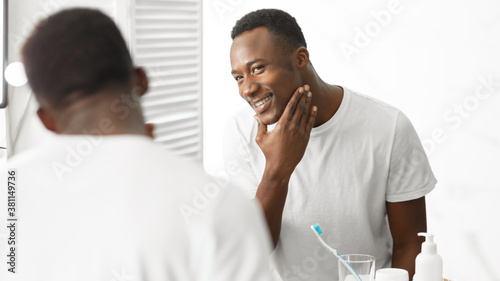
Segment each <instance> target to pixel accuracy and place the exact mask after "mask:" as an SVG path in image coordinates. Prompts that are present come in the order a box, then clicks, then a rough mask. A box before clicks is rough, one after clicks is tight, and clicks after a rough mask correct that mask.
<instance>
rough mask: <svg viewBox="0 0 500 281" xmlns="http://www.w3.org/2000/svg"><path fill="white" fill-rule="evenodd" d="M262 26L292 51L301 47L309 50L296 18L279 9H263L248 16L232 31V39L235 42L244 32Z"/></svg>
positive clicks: (240, 20)
mask: <svg viewBox="0 0 500 281" xmlns="http://www.w3.org/2000/svg"><path fill="white" fill-rule="evenodd" d="M260 26H264V27H266V28H267V29H268V30H269V33H271V34H272V35H274V36H276V37H277V38H278V39H279V41H280V42H281V43H283V44H284V46H285V47H286V48H289V49H290V50H296V49H297V48H299V47H306V48H307V43H306V39H305V38H304V34H302V29H301V28H300V26H299V25H298V24H297V21H296V20H295V18H294V17H292V16H291V15H290V14H288V13H287V12H285V11H282V10H278V9H261V10H256V11H253V12H250V13H248V14H246V15H245V16H243V17H242V18H241V19H239V20H238V21H237V22H236V25H235V26H234V27H233V30H232V31H231V38H232V39H233V40H234V38H236V37H238V36H239V35H240V34H242V33H243V32H245V31H250V30H253V29H255V28H257V27H260Z"/></svg>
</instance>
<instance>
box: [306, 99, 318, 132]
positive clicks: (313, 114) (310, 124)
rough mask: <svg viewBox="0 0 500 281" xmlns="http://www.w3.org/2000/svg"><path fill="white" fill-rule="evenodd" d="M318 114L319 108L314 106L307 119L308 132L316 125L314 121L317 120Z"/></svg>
mask: <svg viewBox="0 0 500 281" xmlns="http://www.w3.org/2000/svg"><path fill="white" fill-rule="evenodd" d="M316 115H318V108H317V107H316V106H313V107H312V109H311V114H310V115H309V120H307V125H306V133H307V134H309V133H311V130H312V128H313V127H314V121H315V120H316Z"/></svg>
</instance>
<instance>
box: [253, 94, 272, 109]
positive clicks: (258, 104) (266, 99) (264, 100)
mask: <svg viewBox="0 0 500 281" xmlns="http://www.w3.org/2000/svg"><path fill="white" fill-rule="evenodd" d="M270 98H271V96H269V97H267V98H265V99H263V100H261V101H259V102H256V103H255V106H257V107H259V106H261V105H263V104H264V103H265V102H266V101H268V100H269V99H270Z"/></svg>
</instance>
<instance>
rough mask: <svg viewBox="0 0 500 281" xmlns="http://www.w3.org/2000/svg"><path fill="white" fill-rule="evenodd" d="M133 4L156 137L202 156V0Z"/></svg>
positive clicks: (137, 54)
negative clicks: (147, 80) (147, 78)
mask: <svg viewBox="0 0 500 281" xmlns="http://www.w3.org/2000/svg"><path fill="white" fill-rule="evenodd" d="M131 7H132V8H131V18H132V19H131V24H130V28H131V34H130V36H131V38H130V45H131V51H132V55H133V57H134V62H135V64H136V65H138V66H142V67H144V68H145V69H146V72H147V74H148V77H149V91H148V93H147V94H146V95H145V96H143V98H142V106H143V109H144V115H145V117H146V121H147V122H152V123H154V124H155V141H156V142H158V143H160V144H161V145H162V146H163V147H164V148H166V149H169V150H171V151H173V152H174V153H175V154H179V155H182V156H186V157H189V158H194V159H197V160H201V159H202V101H201V87H202V75H201V61H202V58H201V43H202V41H201V34H202V32H201V17H202V12H201V8H202V3H201V0H181V1H172V0H133V1H132V6H131Z"/></svg>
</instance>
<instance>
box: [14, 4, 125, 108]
mask: <svg viewBox="0 0 500 281" xmlns="http://www.w3.org/2000/svg"><path fill="white" fill-rule="evenodd" d="M22 57H23V62H24V67H25V70H26V76H27V77H28V81H29V84H30V86H31V89H32V90H33V92H34V94H35V95H36V96H37V97H39V98H42V99H43V100H44V101H46V102H48V103H49V105H50V106H51V107H53V108H54V109H61V108H63V107H65V106H66V105H67V104H68V103H69V102H71V101H69V99H71V100H73V99H75V98H76V99H78V98H81V97H85V96H90V95H93V94H95V93H96V92H98V91H100V90H102V89H104V88H106V87H108V86H115V85H116V86H118V87H120V88H121V89H124V90H125V89H128V88H130V87H131V83H132V73H133V71H134V67H133V64H132V59H131V57H130V53H129V51H128V49H127V45H126V43H125V40H124V39H123V37H122V35H121V33H120V31H119V30H118V27H117V26H116V24H115V23H114V22H113V20H112V19H111V18H109V17H108V16H106V15H105V14H103V13H102V12H100V11H98V10H93V9H84V8H76V9H69V10H63V11H61V12H58V13H56V14H54V15H51V16H49V17H48V18H46V19H45V20H42V21H41V22H40V23H39V24H38V25H37V26H36V27H35V29H34V31H33V32H32V33H31V35H30V36H29V37H28V39H27V40H26V42H25V44H24V46H23V48H22ZM75 93H78V95H77V96H76V97H69V95H70V94H75Z"/></svg>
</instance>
